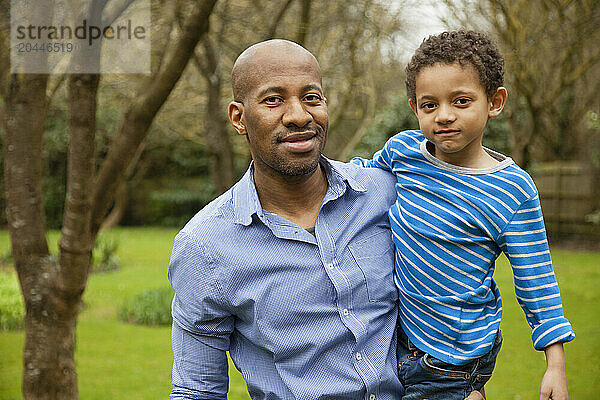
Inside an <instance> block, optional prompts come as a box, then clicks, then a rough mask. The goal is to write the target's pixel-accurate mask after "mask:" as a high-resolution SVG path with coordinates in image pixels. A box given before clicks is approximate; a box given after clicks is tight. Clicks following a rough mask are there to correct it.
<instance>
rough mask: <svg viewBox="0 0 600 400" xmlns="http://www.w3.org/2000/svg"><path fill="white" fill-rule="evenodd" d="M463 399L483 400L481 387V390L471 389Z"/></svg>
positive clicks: (483, 395)
mask: <svg viewBox="0 0 600 400" xmlns="http://www.w3.org/2000/svg"><path fill="white" fill-rule="evenodd" d="M465 400H485V392H484V390H483V388H481V392H478V391H477V390H473V391H472V392H471V393H470V394H469V396H468V397H467V398H465Z"/></svg>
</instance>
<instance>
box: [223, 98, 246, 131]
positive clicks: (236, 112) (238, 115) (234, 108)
mask: <svg viewBox="0 0 600 400" xmlns="http://www.w3.org/2000/svg"><path fill="white" fill-rule="evenodd" d="M227 114H228V115H229V121H231V125H233V127H234V128H235V130H236V131H237V133H238V134H240V135H246V134H248V132H246V125H244V123H243V122H242V115H243V114H244V104H243V103H241V102H239V101H232V102H231V103H229V107H228V109H227Z"/></svg>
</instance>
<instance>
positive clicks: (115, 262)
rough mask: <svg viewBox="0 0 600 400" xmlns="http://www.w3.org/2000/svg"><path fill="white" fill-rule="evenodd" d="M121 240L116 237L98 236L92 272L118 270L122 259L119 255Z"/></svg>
mask: <svg viewBox="0 0 600 400" xmlns="http://www.w3.org/2000/svg"><path fill="white" fill-rule="evenodd" d="M118 248H119V242H118V241H117V240H115V239H110V238H106V237H104V236H101V235H100V236H98V238H97V239H96V243H94V253H93V255H92V272H111V271H116V270H118V269H119V268H120V266H121V259H120V258H119V256H118V255H117V249H118Z"/></svg>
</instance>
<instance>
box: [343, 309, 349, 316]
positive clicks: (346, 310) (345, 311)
mask: <svg viewBox="0 0 600 400" xmlns="http://www.w3.org/2000/svg"><path fill="white" fill-rule="evenodd" d="M342 313H343V314H344V315H348V314H350V311H348V309H347V308H344V311H342Z"/></svg>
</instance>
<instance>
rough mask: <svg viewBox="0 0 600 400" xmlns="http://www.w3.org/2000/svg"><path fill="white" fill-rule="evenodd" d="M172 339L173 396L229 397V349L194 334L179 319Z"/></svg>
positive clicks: (208, 399) (221, 399) (210, 399)
mask: <svg viewBox="0 0 600 400" xmlns="http://www.w3.org/2000/svg"><path fill="white" fill-rule="evenodd" d="M171 341H172V346H173V390H172V391H171V396H170V399H171V400H183V399H186V400H187V399H202V400H226V399H227V391H228V386H229V378H228V373H227V371H228V363H227V353H226V352H225V351H224V350H220V349H218V348H215V347H213V346H211V345H210V344H209V343H210V342H211V338H209V337H202V336H197V335H193V334H191V333H190V332H186V331H185V330H184V329H182V328H181V327H180V326H178V325H177V324H176V323H173V328H172V331H171ZM215 344H216V343H213V345H215ZM217 345H218V344H217Z"/></svg>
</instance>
